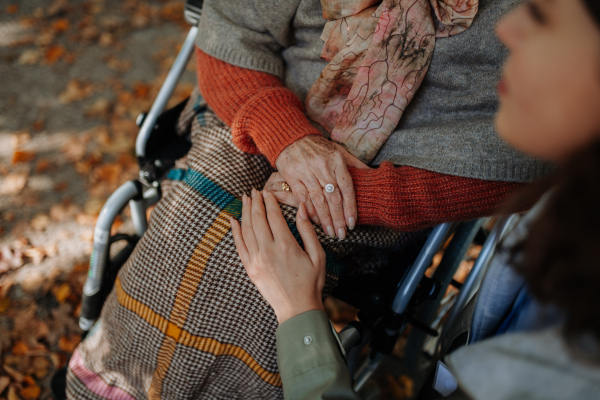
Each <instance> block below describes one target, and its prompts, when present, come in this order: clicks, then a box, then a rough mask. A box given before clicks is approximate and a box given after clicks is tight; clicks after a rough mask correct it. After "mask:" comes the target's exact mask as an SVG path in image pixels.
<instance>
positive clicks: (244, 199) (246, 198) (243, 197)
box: [242, 194, 248, 205]
mask: <svg viewBox="0 0 600 400" xmlns="http://www.w3.org/2000/svg"><path fill="white" fill-rule="evenodd" d="M242 204H243V205H246V204H248V196H246V195H245V194H244V195H243V196H242Z"/></svg>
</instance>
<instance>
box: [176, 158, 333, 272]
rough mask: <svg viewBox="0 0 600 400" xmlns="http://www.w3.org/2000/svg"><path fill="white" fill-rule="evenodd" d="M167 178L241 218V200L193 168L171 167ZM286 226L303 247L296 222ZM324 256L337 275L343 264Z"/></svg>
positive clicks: (327, 267)
mask: <svg viewBox="0 0 600 400" xmlns="http://www.w3.org/2000/svg"><path fill="white" fill-rule="evenodd" d="M167 179H170V180H172V181H180V182H183V183H185V184H186V185H188V186H189V187H191V188H192V189H194V190H196V191H197V192H198V193H199V194H201V195H202V196H204V197H206V198H207V199H209V200H210V201H211V202H213V203H214V204H215V205H216V206H217V207H219V208H220V209H222V210H225V211H227V212H228V213H230V214H231V215H232V216H233V217H235V218H236V219H238V220H239V219H240V218H241V216H242V201H241V200H240V199H237V198H236V197H235V196H233V195H232V194H231V193H229V192H227V191H225V190H224V189H223V188H221V187H220V186H219V185H217V184H216V183H214V182H213V181H211V180H210V179H208V178H207V177H206V176H204V175H203V174H202V173H200V172H198V171H195V170H193V169H187V170H183V169H172V170H171V171H169V173H168V174H167ZM288 227H289V228H290V231H292V235H294V238H296V240H297V241H298V243H299V244H300V246H302V248H304V244H303V243H302V238H301V237H300V233H299V232H298V229H297V228H296V224H294V223H292V222H288ZM325 258H326V262H325V267H326V269H327V271H329V272H333V273H335V274H338V275H339V274H340V273H341V272H342V270H343V264H341V263H340V262H339V261H338V260H337V257H336V256H335V255H334V254H333V253H331V252H330V251H327V250H325Z"/></svg>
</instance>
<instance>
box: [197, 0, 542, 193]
mask: <svg viewBox="0 0 600 400" xmlns="http://www.w3.org/2000/svg"><path fill="white" fill-rule="evenodd" d="M519 2H520V0H480V5H479V12H478V14H477V16H476V18H475V21H474V23H473V25H472V26H471V28H470V29H468V30H467V31H466V32H463V33H461V34H458V35H456V36H452V37H449V38H441V39H438V40H437V41H436V47H435V51H434V54H433V59H432V62H431V66H430V68H429V72H428V73H427V76H426V77H425V79H424V81H423V84H422V85H421V88H420V89H419V91H418V92H417V94H416V95H415V97H414V99H413V101H412V103H411V104H410V105H409V106H408V108H407V109H406V111H405V113H404V116H403V117H402V120H401V121H400V123H399V124H398V127H397V129H396V130H395V131H394V132H393V133H392V135H391V136H390V138H389V139H388V141H387V142H386V143H385V145H384V146H383V147H382V148H381V150H380V151H379V153H378V155H377V157H376V158H375V159H374V160H373V162H372V163H371V164H372V165H379V164H380V163H381V162H383V161H391V162H393V163H394V164H395V165H408V166H412V167H417V168H422V169H427V170H430V171H435V172H440V173H445V174H451V175H457V176H463V177H469V178H478V179H485V180H502V181H509V182H527V181H531V180H534V179H536V178H538V177H539V176H541V175H543V174H545V173H547V172H549V171H550V166H549V165H547V164H545V163H542V162H540V161H537V160H533V159H531V158H530V157H527V156H525V155H523V154H521V153H519V152H517V151H515V150H513V149H511V148H510V147H509V146H508V145H507V144H506V143H504V142H503V141H502V139H500V138H499V137H498V135H497V134H496V132H495V130H494V125H493V119H494V113H495V110H496V109H497V106H498V101H497V97H496V84H497V82H498V79H499V76H500V70H501V67H502V63H503V60H504V59H505V57H506V50H505V49H504V48H503V46H502V45H501V44H500V42H499V41H498V40H497V39H496V37H495V35H494V25H495V23H496V22H497V21H498V19H499V18H500V17H501V16H502V15H503V14H505V13H506V12H507V11H509V10H510V9H511V8H512V7H514V6H515V5H516V4H517V3H519ZM325 22H326V21H325V20H324V19H323V17H322V13H321V3H320V0H277V1H276V0H247V1H243V2H240V1H238V0H206V1H205V2H204V8H203V14H202V18H201V21H200V25H199V33H198V38H197V39H196V45H197V46H198V47H199V48H200V49H201V50H202V51H204V52H205V53H207V54H209V55H211V56H213V57H215V58H218V59H220V60H222V61H225V62H228V63H230V64H233V65H236V66H239V67H244V68H248V69H253V70H257V71H264V72H268V73H271V74H274V75H277V76H278V77H280V78H281V79H283V81H284V83H285V85H286V86H287V87H288V88H290V89H291V90H292V91H294V92H295V93H296V94H297V95H298V96H299V97H300V98H301V99H302V100H304V98H305V97H306V94H307V93H308V90H309V89H310V87H311V86H312V84H313V82H314V81H315V80H316V79H317V77H318V76H319V74H320V73H321V71H322V70H323V68H324V67H325V65H326V64H327V63H326V62H325V61H323V60H321V59H320V53H321V49H322V48H323V41H322V40H321V39H320V36H321V32H322V30H323V27H324V25H325Z"/></svg>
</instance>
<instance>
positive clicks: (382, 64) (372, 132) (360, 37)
mask: <svg viewBox="0 0 600 400" xmlns="http://www.w3.org/2000/svg"><path fill="white" fill-rule="evenodd" d="M321 6H322V8H323V17H324V18H325V19H327V20H329V22H328V23H327V24H326V25H325V29H324V30H323V34H322V35H321V39H323V40H324V41H325V45H324V47H323V52H322V53H321V57H322V58H323V59H325V60H327V61H329V64H328V65H327V67H326V68H325V69H324V70H323V72H322V73H321V76H320V77H319V78H318V79H317V80H316V82H315V83H314V84H313V86H312V87H311V89H310V91H309V93H308V96H307V99H306V108H307V113H308V116H309V117H310V118H311V119H313V120H314V121H316V122H318V123H320V124H321V125H322V126H323V127H324V128H325V129H327V131H329V132H330V133H331V138H332V139H333V140H335V141H336V142H338V143H340V144H342V145H343V146H345V147H346V148H347V149H348V151H350V152H351V153H352V154H354V155H355V156H357V157H358V158H360V159H361V160H363V161H365V162H369V161H371V160H372V159H373V158H374V157H375V155H376V154H377V152H378V151H379V149H380V148H381V146H382V145H383V144H384V143H385V142H386V140H387V138H388V137H389V136H390V134H391V133H392V131H393V130H394V128H396V126H397V125H398V122H399V121H400V118H401V117H402V113H403V112H404V110H405V109H406V106H407V105H408V104H409V103H410V101H411V100H412V98H413V96H414V94H415V93H416V91H417V90H418V88H419V86H420V85H421V82H422V81H423V78H424V77H425V74H426V73H427V69H428V68H429V63H430V62H431V57H432V55H433V49H434V47H435V39H436V38H439V37H447V36H452V35H456V34H458V33H460V32H463V31H465V30H466V29H468V28H469V27H470V26H471V23H472V22H473V18H474V17H475V14H477V9H478V6H479V0H383V1H381V2H379V1H377V0H321Z"/></svg>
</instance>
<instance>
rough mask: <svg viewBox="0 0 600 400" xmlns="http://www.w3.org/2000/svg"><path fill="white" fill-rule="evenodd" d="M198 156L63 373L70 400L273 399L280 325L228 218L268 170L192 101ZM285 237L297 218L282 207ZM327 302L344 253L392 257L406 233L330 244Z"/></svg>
mask: <svg viewBox="0 0 600 400" xmlns="http://www.w3.org/2000/svg"><path fill="white" fill-rule="evenodd" d="M179 124H180V127H186V126H189V125H190V124H191V132H192V133H191V139H192V148H191V150H190V152H189V153H188V155H187V156H186V157H185V158H184V159H182V160H179V161H178V162H177V166H176V168H175V169H174V170H172V171H171V172H170V173H169V176H168V178H169V180H168V182H166V183H165V185H164V187H165V188H167V189H168V190H165V194H164V196H163V198H162V200H161V201H160V202H159V203H158V204H157V206H156V208H155V210H154V211H153V213H152V216H151V219H150V223H149V228H148V231H147V232H146V233H145V235H144V236H143V237H142V239H141V240H140V241H139V243H138V245H137V247H136V249H135V250H134V252H133V254H132V255H131V257H130V258H129V260H128V261H127V262H126V264H125V265H124V266H123V268H122V269H121V271H120V272H119V275H118V278H117V280H116V283H115V287H114V289H113V291H112V292H111V294H110V295H109V297H108V299H107V301H106V303H105V305H104V308H103V310H102V315H101V318H100V319H99V321H98V322H97V323H96V324H95V326H94V327H93V328H92V330H91V332H90V334H89V335H88V337H87V338H86V340H85V341H83V342H82V343H81V344H80V345H79V347H78V348H77V350H76V351H75V353H74V355H73V357H72V359H71V361H70V364H69V371H68V376H67V393H68V397H69V398H73V399H104V398H111V399H146V398H151V399H157V398H166V399H191V398H195V399H198V398H202V399H225V398H227V399H246V400H249V399H277V398H282V393H283V392H282V388H281V380H280V377H279V374H278V370H277V357H276V348H275V330H276V328H277V320H276V318H275V314H274V313H273V310H272V309H271V307H270V306H269V304H268V303H267V302H266V301H265V300H264V299H263V298H262V297H261V295H260V294H259V292H258V290H257V289H256V287H255V286H254V285H253V284H252V282H251V281H250V280H249V278H248V276H247V274H246V272H245V270H244V268H243V265H242V263H241V261H240V259H239V257H238V255H237V252H236V250H235V244H234V241H233V236H232V234H231V229H230V225H229V216H233V217H234V218H238V219H239V218H240V216H241V200H240V198H241V196H242V194H243V193H249V192H250V190H251V189H252V188H258V189H260V188H262V187H263V185H264V184H265V182H266V181H267V179H268V177H269V176H270V174H271V173H272V172H273V169H272V167H271V166H270V165H269V163H268V162H267V160H266V159H265V158H264V157H263V156H260V155H252V154H246V153H244V152H242V151H240V150H239V149H238V148H237V147H235V146H234V145H233V143H232V141H231V130H230V129H229V127H227V126H226V125H225V124H224V123H223V122H222V121H221V120H220V119H219V118H218V117H217V116H216V115H215V114H214V113H213V112H212V111H211V110H210V109H209V108H208V107H207V105H206V103H205V102H204V100H203V99H202V97H201V96H200V95H199V93H197V92H196V93H195V94H194V95H193V96H192V97H191V99H190V101H189V103H188V105H187V106H186V109H185V110H184V112H183V113H182V116H181V118H180V121H179ZM282 211H283V214H284V216H285V218H286V220H287V221H288V223H289V226H290V229H291V230H292V232H294V234H295V236H296V237H297V238H298V240H300V237H299V235H298V233H297V232H296V229H295V214H296V211H295V209H293V208H292V207H288V206H282ZM316 229H317V233H318V235H319V239H320V241H321V243H322V244H323V246H324V248H325V251H326V254H327V283H326V288H325V295H327V293H329V292H330V291H331V289H332V288H334V287H335V285H336V282H337V279H338V276H339V274H340V272H341V270H342V264H341V263H340V262H338V261H337V260H338V259H339V257H340V256H347V255H350V254H352V253H353V252H356V251H358V250H359V249H360V248H361V247H363V246H365V245H369V246H373V247H378V248H389V247H392V246H397V245H398V243H399V242H402V240H404V239H405V238H406V235H404V234H402V233H399V232H394V231H391V230H388V229H385V228H381V227H374V226H369V227H364V226H361V227H358V228H357V229H355V230H354V231H350V232H349V233H348V237H347V239H345V240H343V241H339V240H337V239H331V238H329V237H328V236H327V235H326V234H324V233H323V231H322V230H321V229H320V228H319V227H316Z"/></svg>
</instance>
